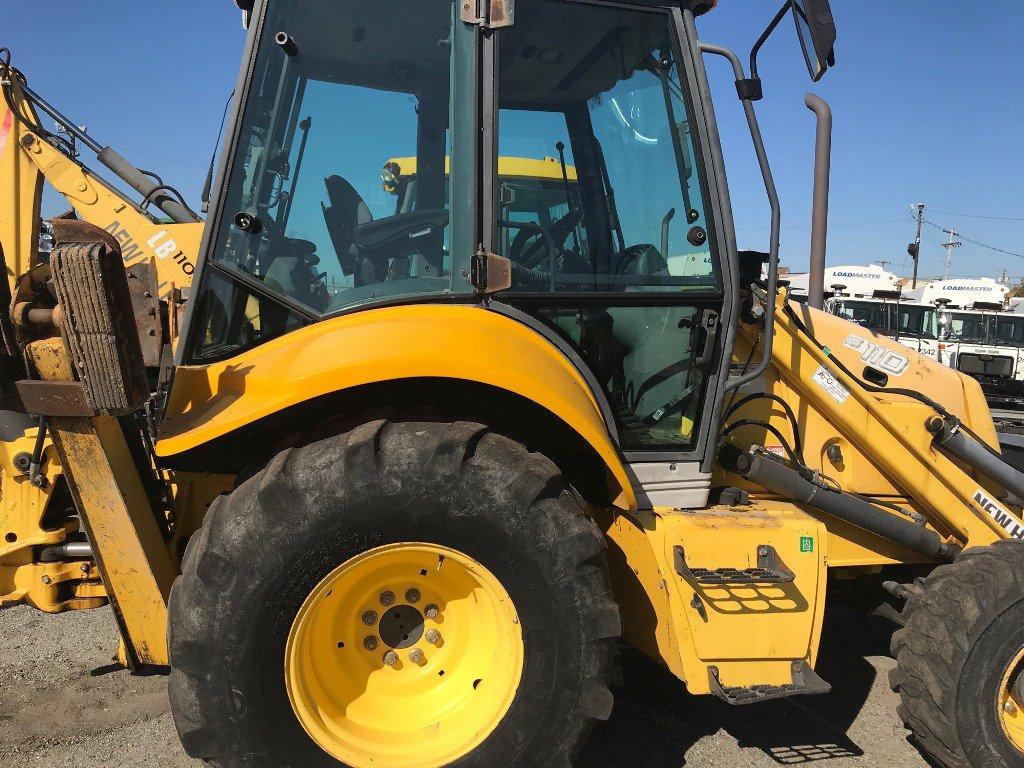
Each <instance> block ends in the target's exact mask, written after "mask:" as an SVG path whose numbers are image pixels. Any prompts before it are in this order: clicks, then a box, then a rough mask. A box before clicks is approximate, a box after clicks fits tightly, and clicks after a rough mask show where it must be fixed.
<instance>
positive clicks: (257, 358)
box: [156, 304, 637, 509]
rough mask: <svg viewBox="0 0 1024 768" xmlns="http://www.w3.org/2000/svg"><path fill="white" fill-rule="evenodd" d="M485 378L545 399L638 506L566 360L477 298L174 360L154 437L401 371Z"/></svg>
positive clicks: (237, 418) (181, 433) (361, 315)
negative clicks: (213, 356) (233, 351)
mask: <svg viewBox="0 0 1024 768" xmlns="http://www.w3.org/2000/svg"><path fill="white" fill-rule="evenodd" d="M421 377H424V378H425V377H430V378H449V379H462V380H465V381H471V382H477V383H480V384H487V385H490V386H493V387H496V388H499V389H504V390H507V391H509V392H513V393H516V394H518V395H521V396H522V397H525V398H528V399H529V400H531V401H532V402H534V403H537V404H538V405H540V406H542V407H544V408H546V409H547V410H548V411H550V412H551V413H552V414H554V415H555V416H557V417H558V418H560V419H561V420H562V421H563V422H565V423H566V424H567V425H568V426H570V427H572V428H573V429H574V430H575V431H576V432H577V433H579V435H580V436H581V437H582V438H583V439H584V440H586V441H587V443H588V444H590V445H591V446H592V447H593V448H594V450H595V451H596V452H597V453H598V455H599V456H601V458H602V459H603V461H604V463H605V465H606V467H607V468H608V471H609V472H610V473H611V475H612V476H613V477H614V478H615V481H616V482H617V484H618V486H619V491H620V494H621V495H620V497H619V499H618V500H617V502H616V503H617V504H618V505H621V506H624V507H627V508H630V509H635V508H636V505H637V504H636V497H635V496H634V494H633V490H632V486H631V485H630V482H629V477H628V474H627V472H626V468H625V466H624V464H623V461H622V458H621V456H620V454H619V451H618V448H617V446H616V445H615V443H614V441H613V440H612V438H611V436H610V435H609V433H608V428H607V425H606V424H605V422H604V419H603V418H602V416H601V410H600V407H599V406H598V403H597V401H596V400H595V399H594V395H593V393H592V392H591V390H590V388H589V387H588V386H587V383H586V381H585V380H584V379H583V377H582V376H581V375H580V373H579V372H578V371H577V370H576V369H575V368H574V367H573V365H572V363H570V361H569V360H568V359H567V358H566V357H565V355H564V354H562V352H560V351H559V350H558V349H557V348H556V347H554V346H553V345H552V344H551V343H550V342H549V341H547V340H546V339H544V338H543V337H542V336H541V335H540V334H538V333H536V332H535V331H533V330H531V329H530V328H528V327H526V326H525V325H523V324H522V323H519V322H517V321H515V320H512V319H510V318H508V317H505V316H503V315H500V314H498V313H496V312H492V311H489V310H486V309H483V308H480V307H475V306H451V305H422V304H421V305H412V306H400V307H389V308H382V309H373V310H366V311H362V312H356V313H353V314H351V315H345V316H343V317H337V318H333V319H330V320H324V321H322V322H319V323H315V324H313V325H310V326H308V327H306V328H303V329H301V330H298V331H294V332H292V333H289V334H287V335H286V336H283V337H281V338H278V339H275V340H273V341H270V342H267V343H266V344H262V345H260V346H258V347H256V348H254V349H251V350H249V351H247V352H244V353H242V354H240V355H237V356H235V357H233V358H231V359H230V360H225V361H223V362H218V363H211V364H209V365H202V366H179V367H178V369H177V371H176V373H175V377H174V385H173V387H172V389H171V396H170V399H169V402H168V405H167V411H166V415H165V419H164V422H163V426H162V428H161V431H160V434H159V440H158V442H157V446H156V449H157V454H158V455H160V456H172V455H175V454H178V453H182V452H183V451H187V450H189V449H191V448H195V447H197V446H199V445H202V444H204V443H207V442H209V441H211V440H213V439H215V438H218V437H220V436H222V435H225V434H227V433H229V432H232V431H234V430H236V429H239V428H240V427H244V426H246V425H248V424H252V423H253V422H255V421H257V420H258V419H261V418H263V417H265V416H268V415H270V414H273V413H278V412H280V411H282V410H284V409H286V408H288V407H290V406H293V405H297V404H299V403H302V402H305V401H308V400H311V399H312V398H315V397H318V396H320V395H326V394H330V393H332V392H339V391H342V390H345V389H348V388H351V387H357V386H360V385H365V384H373V383H375V382H381V381H394V380H398V379H409V378H421Z"/></svg>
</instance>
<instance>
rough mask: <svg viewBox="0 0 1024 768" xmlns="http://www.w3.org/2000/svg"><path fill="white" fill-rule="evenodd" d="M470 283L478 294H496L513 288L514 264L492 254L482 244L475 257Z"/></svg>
mask: <svg viewBox="0 0 1024 768" xmlns="http://www.w3.org/2000/svg"><path fill="white" fill-rule="evenodd" d="M470 282H471V283H472V284H473V287H474V288H476V290H477V292H478V293H485V294H489V293H495V292H496V291H505V290H508V289H509V288H511V287H512V262H511V261H510V260H509V259H507V258H505V257H504V256H499V255H498V254H496V253H490V252H489V251H488V250H487V249H486V248H484V246H483V244H482V243H481V245H480V247H479V248H478V249H477V252H476V253H475V254H474V255H473V263H472V272H471V275H470Z"/></svg>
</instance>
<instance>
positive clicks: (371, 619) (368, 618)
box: [363, 611, 377, 627]
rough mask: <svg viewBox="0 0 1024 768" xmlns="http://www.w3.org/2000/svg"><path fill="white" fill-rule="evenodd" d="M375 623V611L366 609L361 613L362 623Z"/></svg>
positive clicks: (367, 624)
mask: <svg viewBox="0 0 1024 768" xmlns="http://www.w3.org/2000/svg"><path fill="white" fill-rule="evenodd" d="M376 623H377V612H376V611H367V612H366V613H364V614H363V624H365V625H366V626H368V627H372V626H373V625H374V624H376Z"/></svg>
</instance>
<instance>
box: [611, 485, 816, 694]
mask: <svg viewBox="0 0 1024 768" xmlns="http://www.w3.org/2000/svg"><path fill="white" fill-rule="evenodd" d="M595 515H596V517H597V518H598V519H599V520H600V522H601V523H602V526H603V527H604V529H605V533H606V535H607V537H608V542H609V552H608V558H609V565H610V567H611V574H612V585H613V588H614V591H615V598H616V601H617V602H618V604H619V607H620V610H621V612H622V619H623V621H622V628H623V635H624V637H625V638H626V639H627V640H628V641H629V642H630V643H632V644H633V645H635V646H636V647H637V648H639V649H640V650H642V651H643V652H644V653H645V654H647V655H648V656H650V657H651V658H653V659H655V660H657V661H660V662H662V663H663V664H664V665H665V666H666V667H667V668H668V669H669V670H671V671H672V672H673V674H675V675H676V676H678V677H679V678H681V679H682V680H684V681H685V682H686V685H687V688H688V689H689V690H690V692H691V693H695V694H701V693H709V692H710V691H711V687H710V682H709V680H710V679H709V668H710V667H711V666H714V667H717V668H718V669H719V671H720V675H721V680H722V682H723V684H724V685H726V686H750V685H760V684H769V685H783V684H789V683H791V682H792V664H793V662H794V661H806V662H807V663H809V664H810V665H812V666H813V665H814V661H815V659H816V657H817V653H818V644H819V642H820V639H821V625H822V620H823V616H824V607H825V585H826V564H827V556H828V546H829V537H828V535H827V533H826V531H825V527H824V525H823V524H822V523H821V522H819V521H818V520H816V519H814V518H813V517H811V516H810V515H808V514H806V513H804V512H803V511H801V510H800V509H799V508H798V507H796V506H794V505H792V504H785V503H782V502H771V501H760V502H757V503H755V504H753V505H751V506H744V507H737V508H731V507H724V506H722V507H710V508H708V509H704V510H699V511H692V512H690V511H678V510H670V509H656V510H654V511H640V512H630V513H625V514H621V515H617V516H612V515H610V514H609V513H607V512H602V511H599V510H595ZM676 546H682V547H683V549H684V552H685V558H686V562H687V564H688V565H689V566H690V567H691V568H698V567H700V568H709V569H715V568H724V567H733V568H738V569H744V568H750V567H754V566H756V565H757V551H758V548H759V547H761V546H772V547H774V548H775V550H776V551H777V552H778V554H779V556H780V558H781V559H782V561H783V562H784V563H785V565H786V566H787V567H788V568H789V569H790V570H791V571H792V572H793V573H794V574H795V576H796V579H795V581H793V582H792V583H789V584H776V585H756V586H728V587H724V586H702V585H698V584H696V583H695V582H692V581H689V580H687V579H686V578H684V577H683V576H681V575H680V574H679V573H677V570H676V567H675V561H674V557H675V553H674V548H675V547H676ZM698 603H699V607H698Z"/></svg>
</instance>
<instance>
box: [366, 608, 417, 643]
mask: <svg viewBox="0 0 1024 768" xmlns="http://www.w3.org/2000/svg"><path fill="white" fill-rule="evenodd" d="M377 632H378V633H379V634H380V639H381V640H383V641H384V644H385V645H387V646H389V647H391V648H410V647H412V646H414V645H416V643H418V642H419V640H420V638H421V637H423V614H422V613H420V612H419V611H417V610H416V609H415V608H413V607H412V606H411V605H400V606H398V607H397V608H388V609H387V611H385V612H384V615H383V616H382V617H381V620H380V624H379V625H378V627H377Z"/></svg>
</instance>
